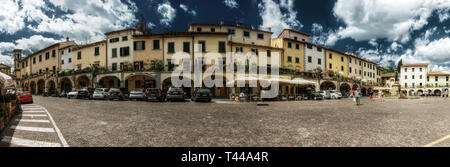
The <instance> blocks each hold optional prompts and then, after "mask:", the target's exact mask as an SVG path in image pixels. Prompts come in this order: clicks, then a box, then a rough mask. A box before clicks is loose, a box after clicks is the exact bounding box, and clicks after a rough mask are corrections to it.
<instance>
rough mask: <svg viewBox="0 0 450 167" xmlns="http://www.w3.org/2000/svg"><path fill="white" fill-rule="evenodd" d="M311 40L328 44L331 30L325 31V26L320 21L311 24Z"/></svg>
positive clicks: (320, 43)
mask: <svg viewBox="0 0 450 167" xmlns="http://www.w3.org/2000/svg"><path fill="white" fill-rule="evenodd" d="M311 32H312V36H311V42H312V43H315V44H319V45H327V44H326V42H327V38H328V36H329V32H324V30H323V26H322V25H321V24H319V23H313V24H312V26H311Z"/></svg>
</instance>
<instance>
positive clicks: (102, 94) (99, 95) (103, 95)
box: [92, 88, 109, 100]
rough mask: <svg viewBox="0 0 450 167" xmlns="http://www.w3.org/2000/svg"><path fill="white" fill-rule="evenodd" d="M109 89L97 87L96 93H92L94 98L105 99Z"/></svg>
mask: <svg viewBox="0 0 450 167" xmlns="http://www.w3.org/2000/svg"><path fill="white" fill-rule="evenodd" d="M108 91H109V89H108V88H97V89H95V91H94V94H92V98H93V99H102V100H105V99H106V96H108Z"/></svg>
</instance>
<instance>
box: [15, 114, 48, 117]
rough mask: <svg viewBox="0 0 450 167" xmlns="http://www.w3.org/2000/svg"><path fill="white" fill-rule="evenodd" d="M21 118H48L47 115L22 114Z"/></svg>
mask: <svg viewBox="0 0 450 167" xmlns="http://www.w3.org/2000/svg"><path fill="white" fill-rule="evenodd" d="M19 116H23V117H46V116H47V115H46V114H21V115H19Z"/></svg>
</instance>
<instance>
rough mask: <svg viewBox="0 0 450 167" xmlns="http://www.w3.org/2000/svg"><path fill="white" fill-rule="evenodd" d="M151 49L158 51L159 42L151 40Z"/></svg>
mask: <svg viewBox="0 0 450 167" xmlns="http://www.w3.org/2000/svg"><path fill="white" fill-rule="evenodd" d="M153 49H154V50H157V49H159V40H153Z"/></svg>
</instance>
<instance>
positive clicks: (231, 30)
mask: <svg viewBox="0 0 450 167" xmlns="http://www.w3.org/2000/svg"><path fill="white" fill-rule="evenodd" d="M228 34H231V35H234V34H236V30H235V29H228Z"/></svg>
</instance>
